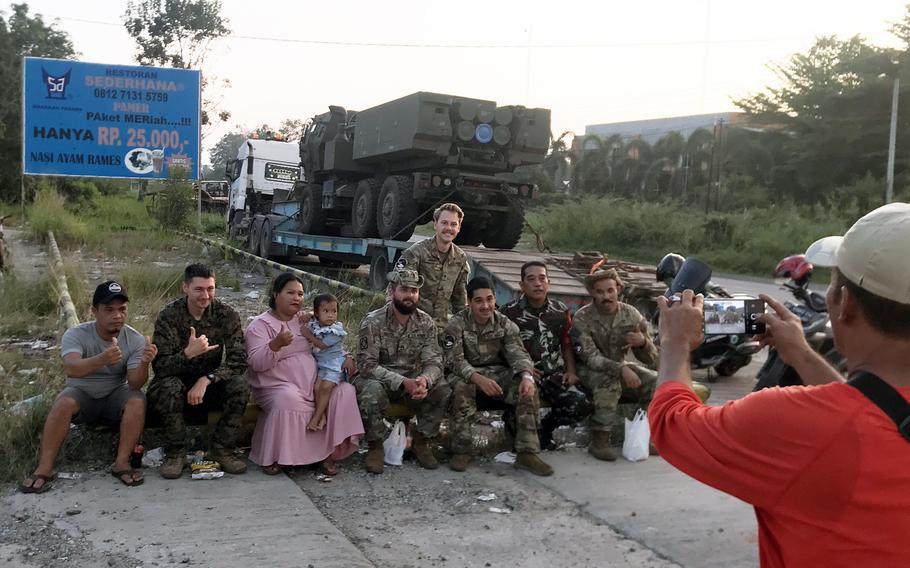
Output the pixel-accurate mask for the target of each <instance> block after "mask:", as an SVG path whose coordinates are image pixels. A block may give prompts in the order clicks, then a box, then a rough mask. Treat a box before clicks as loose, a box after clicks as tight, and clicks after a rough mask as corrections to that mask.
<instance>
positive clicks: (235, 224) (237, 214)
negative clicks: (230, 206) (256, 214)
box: [227, 209, 244, 240]
mask: <svg viewBox="0 0 910 568" xmlns="http://www.w3.org/2000/svg"><path fill="white" fill-rule="evenodd" d="M243 215H244V212H243V211H242V210H239V209H238V210H236V211H231V217H230V219H228V222H227V236H228V239H230V240H235V239H238V238H239V237H240V234H241V233H242V232H243V231H242V229H241V227H240V226H241V225H242V224H243Z"/></svg>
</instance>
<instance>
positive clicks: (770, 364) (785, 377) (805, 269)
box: [753, 254, 846, 391]
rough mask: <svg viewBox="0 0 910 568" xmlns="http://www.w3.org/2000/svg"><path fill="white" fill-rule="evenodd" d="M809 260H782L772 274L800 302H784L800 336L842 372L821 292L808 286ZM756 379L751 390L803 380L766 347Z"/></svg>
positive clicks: (798, 257) (797, 257) (843, 364)
mask: <svg viewBox="0 0 910 568" xmlns="http://www.w3.org/2000/svg"><path fill="white" fill-rule="evenodd" d="M813 269H814V267H813V266H812V263H811V262H809V261H807V260H806V256H805V255H802V254H797V255H792V256H788V257H786V258H784V259H782V260H781V261H780V262H779V263H778V264H777V266H776V267H775V269H774V277H775V278H778V279H781V278H782V279H785V280H784V282H783V287H784V288H785V289H787V290H789V291H790V293H791V294H793V297H794V298H796V299H797V300H799V302H800V303H798V304H794V303H793V302H784V306H786V308H787V309H788V310H790V311H791V312H793V314H795V315H796V316H797V317H799V319H800V321H801V322H802V325H803V335H804V336H805V338H806V341H807V342H808V343H809V345H810V346H812V349H813V350H814V351H817V352H818V353H821V354H822V356H824V357H825V359H826V360H827V361H828V362H829V363H831V366H833V367H834V368H835V369H837V370H838V371H839V372H841V373H845V372H846V361H845V360H844V358H843V357H842V356H841V355H840V354H839V353H838V352H837V349H835V347H834V333H833V332H832V329H831V321H830V320H829V318H828V307H827V305H826V304H825V297H824V295H822V294H820V293H818V292H815V291H814V290H811V289H809V282H810V280H811V279H812V271H813ZM757 378H758V380H757V382H756V383H755V388H754V389H753V390H755V391H758V390H761V389H764V388H769V387H777V386H780V387H786V386H793V385H802V384H804V383H803V380H802V378H801V377H800V376H799V373H797V372H796V370H795V369H793V367H791V366H790V365H787V364H786V363H785V362H784V361H783V359H781V358H780V355H779V354H778V352H777V349H774V348H773V347H769V349H768V358H767V359H766V360H765V363H764V364H763V365H762V367H761V369H759V371H758V374H757Z"/></svg>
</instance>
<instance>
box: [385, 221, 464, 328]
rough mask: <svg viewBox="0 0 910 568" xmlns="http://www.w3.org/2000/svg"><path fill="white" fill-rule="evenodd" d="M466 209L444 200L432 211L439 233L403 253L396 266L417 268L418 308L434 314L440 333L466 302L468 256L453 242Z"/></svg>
mask: <svg viewBox="0 0 910 568" xmlns="http://www.w3.org/2000/svg"><path fill="white" fill-rule="evenodd" d="M463 219H464V212H463V211H462V210H461V207H459V206H457V205H455V204H454V203H444V204H442V205H440V206H439V208H438V209H436V211H434V212H433V228H434V229H435V230H436V236H434V237H433V238H432V239H424V240H422V241H420V242H419V243H416V244H414V245H412V246H411V248H409V249H407V250H406V251H404V252H403V253H401V258H399V259H398V262H397V264H396V268H407V269H409V270H415V271H417V273H418V274H420V275H421V276H423V278H424V287H423V288H422V289H421V291H420V303H419V304H418V307H419V308H420V309H421V310H423V311H425V312H426V313H428V314H430V315H431V316H433V320H434V321H435V322H436V330H437V331H438V332H439V333H440V334H441V333H442V330H443V329H445V326H446V323H447V322H448V321H449V316H450V315H451V314H454V313H458V312H460V311H461V310H463V309H464V308H465V305H467V303H468V301H467V295H466V292H465V283H466V281H467V278H468V257H467V255H466V254H465V253H464V251H462V250H461V249H460V248H459V247H458V246H457V245H456V244H454V243H453V242H452V241H453V240H454V239H455V237H456V236H457V235H458V231H459V230H461V221H462V220H463Z"/></svg>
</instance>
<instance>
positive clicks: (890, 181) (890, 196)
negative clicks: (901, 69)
mask: <svg viewBox="0 0 910 568" xmlns="http://www.w3.org/2000/svg"><path fill="white" fill-rule="evenodd" d="M900 88H901V79H900V77H895V78H894V91H893V92H892V93H891V135H890V136H889V137H888V171H887V172H886V174H885V180H886V181H885V203H891V202H892V201H893V200H894V151H895V148H896V146H897V100H898V97H899V95H900Z"/></svg>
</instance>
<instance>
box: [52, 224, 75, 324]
mask: <svg viewBox="0 0 910 568" xmlns="http://www.w3.org/2000/svg"><path fill="white" fill-rule="evenodd" d="M47 241H48V248H49V249H51V258H52V259H53V263H52V264H51V272H52V273H53V275H54V278H55V279H56V281H57V296H58V297H59V300H60V311H61V316H62V323H63V329H64V330H66V329H69V328H71V327H76V326H77V325H79V316H78V315H77V314H76V306H75V305H73V298H72V297H71V296H70V290H69V286H67V285H66V270H64V269H63V259H62V258H61V257H60V249H59V248H58V247H57V240H56V239H55V238H54V232H53V231H48V232H47Z"/></svg>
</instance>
